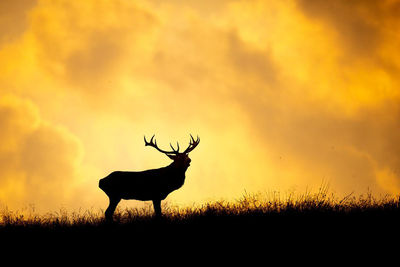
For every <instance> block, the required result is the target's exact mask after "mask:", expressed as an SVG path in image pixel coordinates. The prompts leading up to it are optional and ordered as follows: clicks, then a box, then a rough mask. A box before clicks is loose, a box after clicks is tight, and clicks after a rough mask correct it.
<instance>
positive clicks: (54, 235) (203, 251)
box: [0, 187, 400, 260]
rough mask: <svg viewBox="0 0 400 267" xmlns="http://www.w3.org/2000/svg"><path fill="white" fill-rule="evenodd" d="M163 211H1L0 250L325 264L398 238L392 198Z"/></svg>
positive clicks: (261, 201) (300, 199) (313, 198)
mask: <svg viewBox="0 0 400 267" xmlns="http://www.w3.org/2000/svg"><path fill="white" fill-rule="evenodd" d="M163 211H164V216H163V217H162V218H161V219H156V218H154V216H153V209H152V207H151V206H150V205H148V206H145V207H144V208H129V209H118V210H117V212H116V214H115V216H114V220H115V222H114V223H112V224H110V223H106V222H105V221H104V219H103V211H102V210H79V211H77V212H69V211H67V210H64V209H61V210H60V211H57V212H53V213H48V214H45V215H38V214H36V213H35V212H34V211H33V210H31V211H29V210H28V211H24V212H13V211H10V210H7V209H3V210H0V245H5V246H6V247H7V248H9V249H11V251H12V252H13V251H15V249H16V250H18V251H20V250H21V249H22V250H24V249H25V251H31V250H34V251H35V253H34V254H41V253H44V254H43V255H47V253H48V251H53V252H55V253H58V254H60V255H61V256H60V257H65V256H66V253H67V254H68V255H69V256H71V255H75V256H76V255H82V256H84V257H88V251H96V255H92V256H93V257H94V258H101V256H105V255H107V256H108V257H111V258H114V260H117V259H120V260H123V259H124V257H119V256H118V257H116V256H115V255H131V256H130V257H131V258H132V259H134V258H136V259H139V258H141V257H142V256H143V255H146V254H148V253H149V252H150V254H154V253H156V254H157V253H158V254H157V255H164V257H165V258H170V257H171V255H181V254H182V253H183V252H185V255H192V257H193V259H196V258H197V259H199V258H202V257H203V258H204V257H205V258H209V259H211V258H215V257H214V256H218V257H220V258H224V257H225V255H226V252H224V251H229V253H230V254H229V255H230V256H229V258H230V259H235V257H236V256H242V257H244V258H246V259H257V258H258V259H264V258H265V257H267V256H268V257H273V256H276V255H278V254H276V255H275V254H274V253H282V251H283V253H284V254H285V255H286V256H285V257H288V258H291V257H292V258H293V257H294V256H293V255H296V254H297V255H302V257H303V256H305V255H316V253H317V252H318V253H320V254H321V253H322V255H328V257H331V254H332V253H333V251H337V252H339V253H343V251H355V249H356V248H357V249H361V250H362V251H364V252H363V253H368V252H367V251H370V250H371V247H372V246H375V247H374V253H375V252H376V249H377V248H380V247H384V248H385V250H386V249H387V248H388V247H392V244H393V242H389V241H390V240H392V241H396V240H397V239H396V238H398V237H399V234H400V231H399V225H400V199H399V197H389V196H386V197H380V198H377V197H374V196H373V195H372V194H371V193H367V194H364V195H359V196H354V195H352V194H350V195H348V196H346V197H344V198H337V197H335V195H334V194H331V193H329V192H328V189H327V188H325V187H322V188H321V189H320V190H319V191H318V192H316V193H309V192H308V193H305V194H301V195H298V194H297V195H296V194H286V195H284V196H283V195H281V194H280V193H277V192H273V193H269V194H249V193H246V194H244V195H243V196H242V197H241V198H239V199H238V200H236V201H234V202H229V201H223V200H221V201H213V202H209V203H205V204H201V205H192V206H187V207H179V206H173V205H168V204H164V206H163ZM396 242H397V241H396ZM14 248H15V249H14ZM222 248H224V249H223V250H222ZM71 251H72V252H73V254H71V253H72V252H71ZM121 251H123V254H121ZM3 252H4V251H3ZM4 253H5V252H4ZM142 253H146V254H142ZM160 253H161V254H160ZM162 253H163V254H162ZM4 255H6V254H4ZM182 255H183V254H182ZM340 255H343V254H340ZM353 255H357V254H354V253H353ZM153 257H154V256H150V257H148V258H147V259H149V260H151V259H152V258H153ZM158 257H161V256H158ZM77 258H78V257H77ZM89 258H91V256H89ZM284 259H285V258H282V259H281V260H284ZM294 259H297V258H294Z"/></svg>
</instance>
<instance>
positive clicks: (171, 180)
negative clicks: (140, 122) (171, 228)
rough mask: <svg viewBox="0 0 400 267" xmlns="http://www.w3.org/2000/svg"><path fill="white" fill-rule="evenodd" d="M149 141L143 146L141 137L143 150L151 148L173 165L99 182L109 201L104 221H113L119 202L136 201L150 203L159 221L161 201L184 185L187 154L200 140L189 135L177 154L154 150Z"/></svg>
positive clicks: (124, 173)
mask: <svg viewBox="0 0 400 267" xmlns="http://www.w3.org/2000/svg"><path fill="white" fill-rule="evenodd" d="M153 139H154V135H153V137H151V139H150V142H147V140H146V136H145V137H144V143H145V146H152V147H154V148H155V149H157V150H158V151H160V152H161V153H164V154H165V155H167V156H168V157H169V158H170V159H172V160H173V162H172V163H171V164H170V165H168V166H166V167H162V168H159V169H151V170H146V171H140V172H132V171H114V172H112V173H110V174H109V175H108V176H107V177H105V178H103V179H100V181H99V187H100V189H102V190H103V191H104V192H105V193H106V194H107V196H108V197H109V199H110V204H109V206H108V208H107V209H106V211H105V218H106V220H107V221H112V220H113V214H114V211H115V209H116V207H117V205H118V203H119V202H120V201H121V199H136V200H142V201H149V200H151V201H153V206H154V212H155V215H156V217H161V215H162V213H161V200H164V199H165V198H166V197H167V196H168V195H169V194H170V193H171V192H172V191H175V190H177V189H179V188H181V187H182V185H183V184H184V182H185V172H186V170H187V169H188V167H189V166H190V162H191V159H190V158H189V156H188V154H189V153H190V152H191V151H192V150H193V149H195V147H196V146H197V145H198V144H199V143H200V138H199V137H197V139H196V140H194V138H193V136H192V135H190V142H189V146H188V147H187V148H186V150H185V151H183V152H179V143H177V149H176V150H175V149H174V147H173V146H172V145H171V143H170V146H171V148H172V151H165V150H162V149H160V148H159V147H158V146H157V142H156V140H155V139H154V141H153Z"/></svg>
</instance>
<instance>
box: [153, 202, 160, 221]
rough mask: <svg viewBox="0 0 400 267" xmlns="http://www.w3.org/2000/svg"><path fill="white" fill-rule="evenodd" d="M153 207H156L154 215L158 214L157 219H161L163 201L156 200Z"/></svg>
mask: <svg viewBox="0 0 400 267" xmlns="http://www.w3.org/2000/svg"><path fill="white" fill-rule="evenodd" d="M153 206H154V213H155V214H156V217H161V215H162V214H161V200H159V199H154V200H153Z"/></svg>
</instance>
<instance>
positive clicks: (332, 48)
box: [0, 0, 400, 210]
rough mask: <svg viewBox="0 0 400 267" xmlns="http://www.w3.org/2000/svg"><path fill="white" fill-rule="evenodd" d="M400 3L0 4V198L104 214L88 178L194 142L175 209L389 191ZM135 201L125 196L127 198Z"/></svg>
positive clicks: (396, 147) (399, 176) (154, 160)
mask: <svg viewBox="0 0 400 267" xmlns="http://www.w3.org/2000/svg"><path fill="white" fill-rule="evenodd" d="M398 14H400V1H397V0H381V1H375V0H354V1H347V0H336V1H325V0H279V1H278V0H230V1H229V0H223V1H222V0H221V1H209V0H203V1H196V0H185V1H184V0H171V1H162V0H153V1H134V0H112V1H111V0H86V1H69V0H54V1H45V0H18V1H17V0H2V1H0V170H1V171H0V174H1V175H0V204H1V205H7V206H8V207H9V208H21V207H24V206H26V205H29V204H33V205H35V207H36V208H37V209H38V210H55V209H58V208H60V207H67V208H74V209H75V208H79V207H82V208H90V207H95V208H105V207H106V204H107V197H106V195H105V194H104V193H103V192H102V191H101V190H100V189H98V187H97V184H98V180H99V179H100V178H102V177H104V176H106V175H108V174H109V173H110V172H111V171H114V170H144V169H149V168H158V167H162V166H165V165H167V164H169V163H170V160H169V159H168V158H167V157H166V156H164V155H162V154H160V153H159V152H157V151H156V150H155V149H152V148H149V147H145V146H144V142H143V135H147V136H151V135H153V134H156V137H157V143H158V144H159V145H160V146H162V147H164V148H167V147H168V144H169V142H172V143H175V142H176V141H179V142H180V144H181V147H185V146H186V145H187V144H188V142H189V133H192V134H193V135H194V136H196V135H199V136H200V138H201V143H200V145H199V146H198V147H197V148H196V149H195V150H194V151H193V152H192V153H191V154H190V157H191V158H192V165H191V166H190V168H189V169H188V171H187V173H186V174H187V178H186V183H185V185H184V186H183V187H182V188H181V189H180V190H178V191H176V192H174V193H172V194H171V195H170V196H169V197H168V201H170V202H171V203H178V204H183V203H184V204H190V203H193V202H196V203H201V202H202V201H208V200H214V199H228V200H229V199H235V198H239V197H240V196H241V195H242V194H243V193H244V190H246V191H247V192H260V191H261V192H264V191H274V190H276V191H280V192H285V190H286V191H287V190H296V191H300V192H301V191H302V190H305V189H306V188H308V189H310V188H311V189H312V188H318V187H319V186H320V185H321V184H322V182H327V183H329V184H330V188H331V190H332V191H334V192H335V193H337V194H339V195H344V194H349V193H351V192H353V191H354V192H357V193H363V192H366V191H367V190H371V191H372V192H374V193H377V194H385V193H389V194H398V193H400V131H399V129H400V120H399V119H400V89H399V85H400V75H399V73H400V71H399V70H400V55H399V52H398V51H400V17H399V16H398ZM136 204H137V202H135V201H131V202H126V205H131V206H132V205H136Z"/></svg>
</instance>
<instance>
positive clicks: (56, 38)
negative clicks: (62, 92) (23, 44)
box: [29, 1, 157, 100]
mask: <svg viewBox="0 0 400 267" xmlns="http://www.w3.org/2000/svg"><path fill="white" fill-rule="evenodd" d="M156 23H157V19H156V17H154V16H153V15H152V14H151V13H150V12H147V11H146V10H145V9H144V8H142V7H140V6H139V5H137V4H135V3H134V2H127V1H97V2H93V1H92V2H90V1H87V2H84V3H78V2H71V1H58V2H52V3H46V4H43V3H42V4H41V5H39V6H38V7H37V8H36V9H35V10H33V11H32V13H31V15H30V29H29V31H30V33H31V38H32V39H33V42H34V43H35V46H36V53H37V57H38V58H37V60H38V64H40V65H41V67H42V68H44V70H46V71H47V74H48V75H52V76H53V77H54V79H55V80H58V81H60V80H61V81H64V83H66V84H67V85H68V86H69V87H70V88H71V89H73V90H76V91H78V92H82V93H84V94H85V93H86V94H89V95H90V97H89V98H87V99H90V98H96V96H98V95H103V94H104V95H106V96H107V97H110V96H113V93H112V90H113V88H112V87H111V86H110V81H114V82H115V81H117V82H118V78H119V76H118V75H119V74H120V73H119V71H121V67H124V66H125V64H127V63H129V61H134V62H135V61H140V57H141V53H140V51H139V49H138V48H140V47H141V45H143V42H145V41H146V40H147V37H146V36H147V35H148V34H151V32H152V29H153V28H154V25H155V24H156ZM128 55H129V59H128V57H127V56H128ZM137 64H139V63H137ZM96 99H97V100H99V99H101V98H96Z"/></svg>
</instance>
